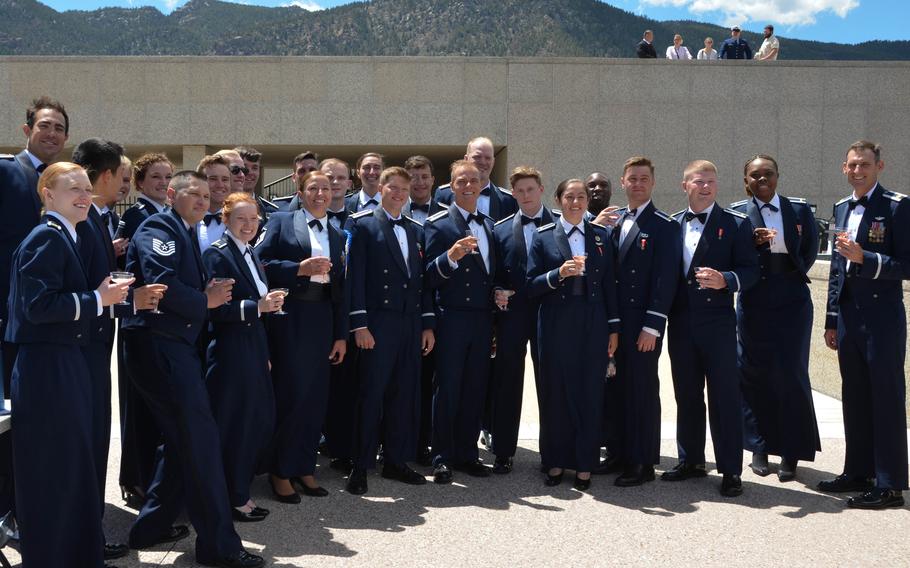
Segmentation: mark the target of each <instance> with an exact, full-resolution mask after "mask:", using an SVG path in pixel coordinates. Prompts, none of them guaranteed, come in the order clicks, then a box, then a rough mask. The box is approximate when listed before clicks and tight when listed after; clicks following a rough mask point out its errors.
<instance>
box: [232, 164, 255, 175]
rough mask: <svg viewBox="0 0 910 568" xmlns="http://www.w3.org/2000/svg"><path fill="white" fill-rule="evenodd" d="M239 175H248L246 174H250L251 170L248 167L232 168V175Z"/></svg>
mask: <svg viewBox="0 0 910 568" xmlns="http://www.w3.org/2000/svg"><path fill="white" fill-rule="evenodd" d="M239 173H243V175H246V174H248V173H250V168H248V167H246V166H231V175H237V174H239Z"/></svg>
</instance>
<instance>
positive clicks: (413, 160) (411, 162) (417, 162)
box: [404, 154, 433, 174]
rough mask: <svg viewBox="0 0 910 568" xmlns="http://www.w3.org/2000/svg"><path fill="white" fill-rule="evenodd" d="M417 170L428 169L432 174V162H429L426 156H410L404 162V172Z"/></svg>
mask: <svg viewBox="0 0 910 568" xmlns="http://www.w3.org/2000/svg"><path fill="white" fill-rule="evenodd" d="M417 168H430V173H431V174H432V173H433V162H431V161H430V159H429V158H427V157H426V156H421V155H419V154H418V155H417V156H411V157H410V158H408V159H407V160H405V161H404V169H406V170H416V169H417Z"/></svg>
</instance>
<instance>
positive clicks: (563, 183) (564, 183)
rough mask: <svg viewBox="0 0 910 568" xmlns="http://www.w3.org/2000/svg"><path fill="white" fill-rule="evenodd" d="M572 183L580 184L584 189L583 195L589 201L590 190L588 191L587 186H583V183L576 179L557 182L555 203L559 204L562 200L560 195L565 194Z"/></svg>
mask: <svg viewBox="0 0 910 568" xmlns="http://www.w3.org/2000/svg"><path fill="white" fill-rule="evenodd" d="M573 183H580V184H581V187H583V188H585V195H587V196H588V199H589V200H590V199H591V190H590V189H588V186H587V185H585V182H584V181H583V180H580V179H578V178H569V179H564V180H562V181H561V182H559V185H557V186H556V193H555V195H556V201H557V202H559V201H560V200H561V199H562V194H563V193H565V192H566V190H567V189H569V186H570V185H572V184H573Z"/></svg>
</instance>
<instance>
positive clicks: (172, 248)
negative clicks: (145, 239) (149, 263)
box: [152, 238, 177, 256]
mask: <svg viewBox="0 0 910 568" xmlns="http://www.w3.org/2000/svg"><path fill="white" fill-rule="evenodd" d="M152 251H153V252H154V253H155V254H157V255H158V256H171V255H172V254H174V253H175V252H177V243H176V242H174V241H167V242H164V241H162V240H161V239H154V238H153V239H152Z"/></svg>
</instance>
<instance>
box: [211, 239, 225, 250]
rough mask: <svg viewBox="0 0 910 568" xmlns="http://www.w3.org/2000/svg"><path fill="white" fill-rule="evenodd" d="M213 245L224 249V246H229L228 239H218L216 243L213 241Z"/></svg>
mask: <svg viewBox="0 0 910 568" xmlns="http://www.w3.org/2000/svg"><path fill="white" fill-rule="evenodd" d="M212 246H213V247H215V248H217V249H223V248H224V247H226V246H227V241H223V240H221V239H218V240H217V241H215V242H214V243H212Z"/></svg>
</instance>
